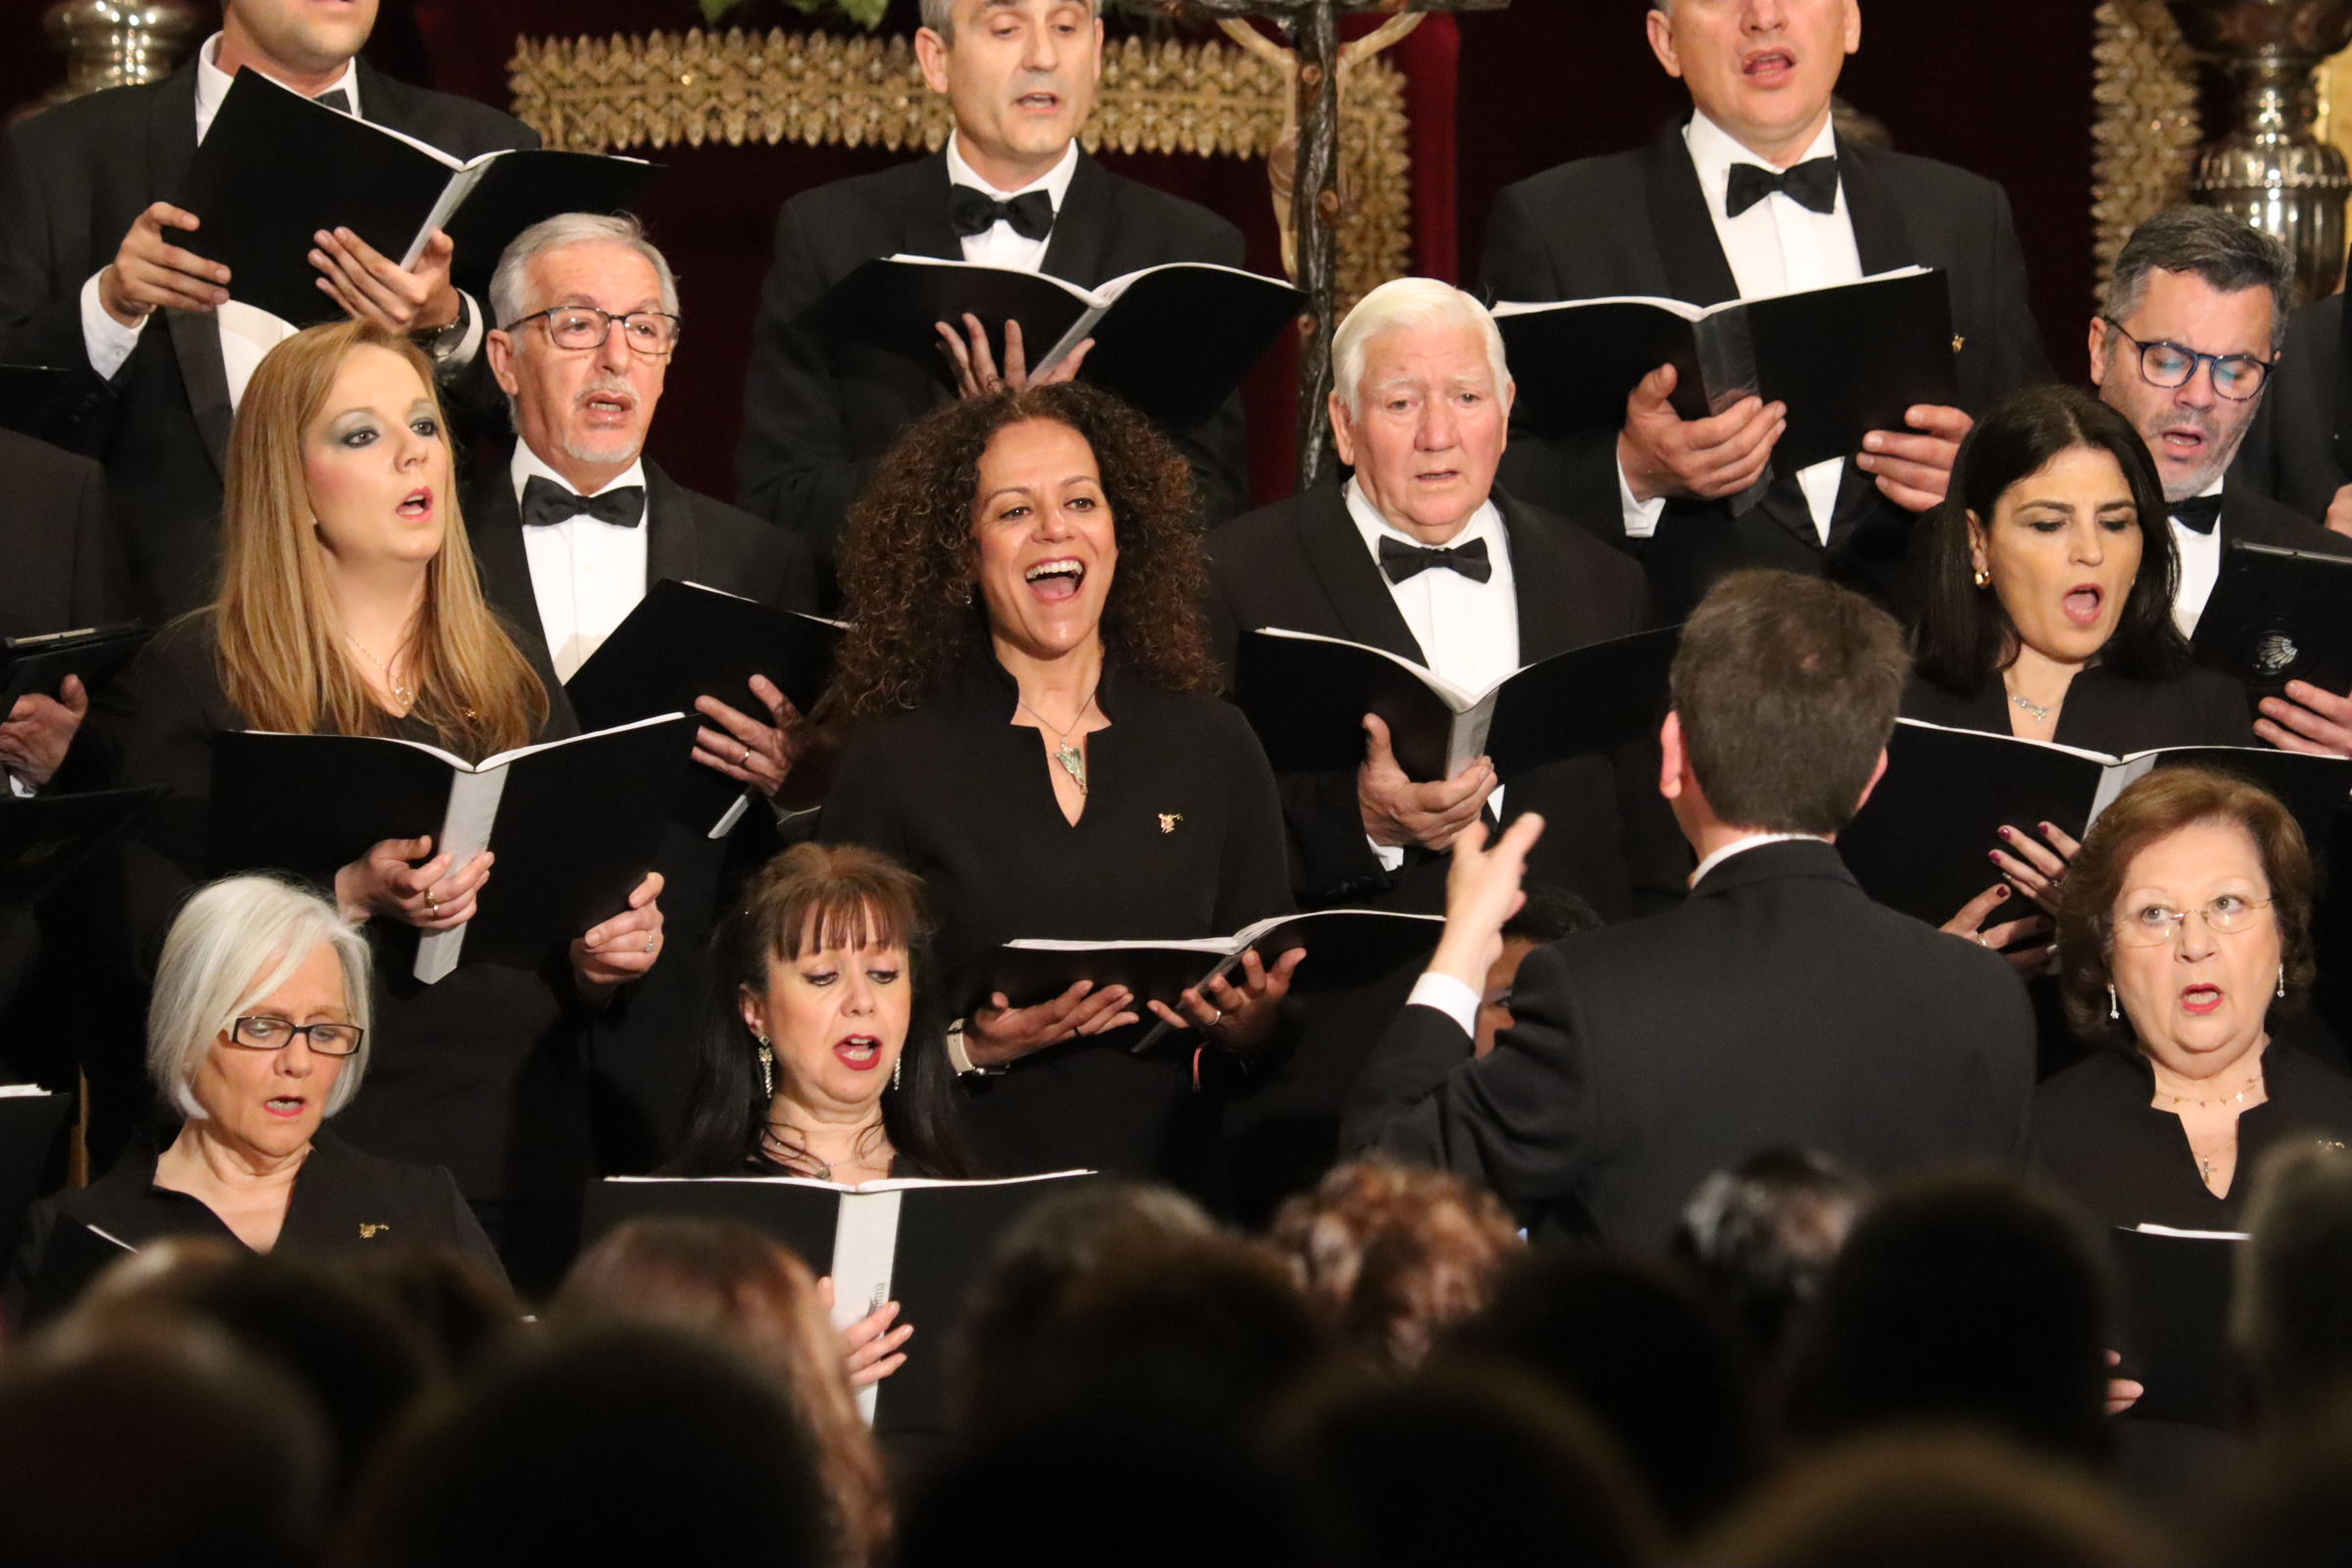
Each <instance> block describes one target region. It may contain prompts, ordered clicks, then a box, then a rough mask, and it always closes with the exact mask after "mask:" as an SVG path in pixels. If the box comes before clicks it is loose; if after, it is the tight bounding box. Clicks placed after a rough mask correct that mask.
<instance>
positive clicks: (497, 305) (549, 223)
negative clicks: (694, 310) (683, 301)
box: [490, 213, 678, 326]
mask: <svg viewBox="0 0 2352 1568" xmlns="http://www.w3.org/2000/svg"><path fill="white" fill-rule="evenodd" d="M570 245H618V246H620V247H621V248H622V249H624V250H631V251H635V252H636V253H637V254H638V255H640V256H642V257H644V258H645V259H646V261H648V262H649V263H651V264H652V265H653V269H654V275H655V276H656V277H658V278H660V279H661V280H662V310H663V311H664V312H666V313H667V314H669V315H671V316H676V315H677V314H678V279H677V275H676V274H675V273H673V272H671V271H670V270H669V262H668V259H667V258H665V257H664V256H663V255H662V252H661V251H660V249H658V248H657V247H656V246H655V244H654V242H653V241H652V240H650V239H647V238H646V237H645V225H644V224H643V223H640V222H639V221H637V220H636V219H635V218H633V217H631V216H630V215H629V214H627V213H620V214H617V215H613V216H610V217H608V216H607V215H605V214H603V213H558V214H557V215H556V216H555V217H553V218H549V219H543V220H541V221H539V222H536V223H533V224H532V225H531V226H530V227H528V228H526V229H524V230H523V231H522V232H521V233H519V234H517V235H515V240H514V243H513V244H511V245H509V246H508V247H507V248H506V249H505V250H504V251H502V252H501V253H500V254H499V258H498V270H497V271H495V272H493V273H491V274H490V315H491V317H492V318H493V319H492V320H491V322H490V324H491V325H492V326H508V325H511V324H513V322H514V321H515V318H516V317H518V316H520V315H522V313H523V283H524V280H525V276H526V274H527V273H528V272H529V270H530V266H531V263H533V262H535V261H537V260H538V259H539V258H540V257H542V256H545V255H546V254H547V253H548V252H550V251H560V250H563V249H564V247H566V246H570Z"/></svg>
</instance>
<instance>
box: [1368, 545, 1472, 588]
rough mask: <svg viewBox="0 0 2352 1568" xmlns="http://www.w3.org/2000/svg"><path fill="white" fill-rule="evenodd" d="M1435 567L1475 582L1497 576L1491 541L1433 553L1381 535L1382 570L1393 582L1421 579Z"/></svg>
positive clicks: (1422, 547)
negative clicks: (1489, 555) (1489, 551)
mask: <svg viewBox="0 0 2352 1568" xmlns="http://www.w3.org/2000/svg"><path fill="white" fill-rule="evenodd" d="M1432 566H1443V567H1445V568H1446V570H1447V571H1458V572H1460V573H1461V574H1462V575H1463V576H1465V577H1467V578H1469V579H1470V580H1471V581H1472V582H1485V581H1486V580H1487V579H1488V578H1490V577H1492V576H1494V575H1495V566H1494V564H1493V563H1492V562H1490V561H1488V560H1487V542H1486V541H1485V540H1484V539H1473V540H1471V541H1470V542H1469V543H1468V544H1466V545H1455V546H1454V547H1453V548H1452V549H1450V550H1432V549H1430V548H1428V547H1426V546H1423V545H1408V544H1406V543H1405V542H1404V541H1403V540H1401V539H1392V538H1390V537H1389V536H1388V535H1387V534H1385V533H1384V534H1382V535H1381V536H1380V569H1381V570H1382V571H1384V572H1386V573H1387V574H1388V578H1389V581H1391V582H1404V581H1406V580H1407V579H1409V578H1413V577H1418V576H1420V575H1421V573H1423V572H1425V571H1427V570H1429V569H1430V568H1431V567H1432Z"/></svg>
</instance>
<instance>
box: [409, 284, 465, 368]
mask: <svg viewBox="0 0 2352 1568" xmlns="http://www.w3.org/2000/svg"><path fill="white" fill-rule="evenodd" d="M472 325H473V301H472V299H470V298H469V297H468V296H467V295H466V291H465V290H463V289H460V290H459V291H458V316H457V319H456V320H454V321H451V322H450V323H449V324H448V325H447V326H436V327H431V328H428V329H427V330H425V331H422V332H417V333H414V334H412V335H413V336H414V337H415V338H416V340H417V347H418V348H420V349H422V350H424V352H425V353H427V354H429V355H431V356H432V360H433V363H434V364H435V365H444V364H447V363H448V362H449V359H450V357H451V356H452V355H454V354H456V353H457V352H458V350H459V349H460V348H461V347H463V346H464V344H465V342H466V332H467V331H468V330H469V329H470V328H471V327H472Z"/></svg>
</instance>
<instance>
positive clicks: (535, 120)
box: [507, 29, 1412, 310]
mask: <svg viewBox="0 0 2352 1568" xmlns="http://www.w3.org/2000/svg"><path fill="white" fill-rule="evenodd" d="M507 79H508V81H509V83H510V85H511V86H512V87H513V89H514V93H515V116H516V117H517V118H518V119H520V120H521V121H522V122H523V123H525V124H527V125H529V126H530V127H531V128H532V129H534V130H536V131H538V132H539V134H540V135H541V136H542V137H544V138H546V142H547V145H548V146H550V147H557V148H565V149H570V150H573V151H579V152H605V151H610V150H623V149H628V148H637V147H655V148H661V147H669V146H676V145H679V144H684V145H686V146H689V147H700V146H702V145H704V144H705V143H706V142H724V143H726V144H727V145H729V146H742V145H744V144H745V143H747V142H765V143H767V144H769V145H771V146H774V145H779V144H781V143H784V142H800V143H803V144H805V145H807V146H810V147H815V146H821V145H827V144H840V145H846V146H851V147H862V146H880V147H886V148H889V149H890V150H891V151H893V152H897V151H900V150H902V149H907V150H912V149H915V148H921V149H923V150H925V151H936V150H937V149H939V148H940V147H943V146H945V145H946V144H947V139H948V132H949V131H950V129H952V128H953V120H952V118H951V116H950V114H949V110H948V104H947V100H946V99H945V98H943V97H941V96H939V95H938V94H936V93H934V92H932V91H931V90H930V89H929V88H927V87H925V86H924V85H923V75H922V71H921V69H920V68H919V67H918V66H917V65H916V64H915V59H914V50H913V49H912V47H911V46H910V45H909V44H908V42H907V39H905V38H903V37H893V38H864V37H837V36H834V35H832V34H830V33H823V32H812V33H801V34H788V33H786V32H784V31H782V30H781V29H778V30H776V31H772V32H769V33H767V34H765V35H760V34H751V33H745V32H742V31H740V30H731V31H729V32H726V33H724V34H723V35H722V34H718V33H707V32H703V31H701V30H700V29H697V30H694V31H691V32H688V33H686V34H685V35H684V36H682V37H681V36H679V35H677V34H674V33H666V32H654V33H647V34H645V35H644V36H642V37H622V36H614V37H613V38H610V39H598V38H577V39H564V38H546V39H530V38H524V39H520V40H518V41H517V42H516V45H515V58H514V59H513V60H512V61H510V62H508V65H507ZM1292 102H1293V89H1292V85H1291V82H1290V79H1289V77H1288V75H1287V74H1286V73H1285V72H1284V71H1283V70H1282V68H1281V67H1280V65H1279V64H1276V63H1274V62H1271V61H1268V60H1265V59H1261V58H1258V57H1257V56H1256V55H1254V54H1250V53H1245V52H1244V51H1242V50H1240V49H1236V48H1231V47H1228V46H1226V45H1224V44H1220V43H1213V42H1210V43H1198V44H1185V43H1181V42H1179V41H1177V40H1175V39H1168V40H1165V41H1163V42H1161V43H1159V44H1157V45H1152V44H1147V43H1145V42H1144V41H1143V40H1142V39H1140V38H1127V39H1125V40H1123V41H1121V42H1118V43H1114V44H1112V45H1111V46H1110V47H1109V48H1108V49H1106V50H1104V51H1103V85H1102V90H1101V92H1100V94H1099V95H1098V97H1097V99H1096V103H1095V112H1094V115H1093V116H1092V118H1090V119H1089V120H1088V121H1087V123H1086V128H1085V130H1084V131H1083V132H1081V134H1080V138H1079V139H1080V140H1081V141H1082V142H1083V143H1084V144H1085V146H1086V148H1087V150H1088V151H1089V152H1100V151H1103V150H1104V149H1110V150H1113V151H1117V152H1124V153H1136V152H1150V153H1189V154H1194V155H1197V156H1200V157H1203V158H1214V157H1229V158H1265V157H1267V156H1269V155H1271V154H1272V153H1273V152H1274V151H1275V150H1276V146H1277V144H1278V143H1279V141H1280V139H1281V137H1282V133H1283V127H1284V123H1285V121H1286V119H1287V118H1288V116H1289V114H1290V110H1291V105H1292ZM1405 130H1406V123H1405V111H1404V76H1403V73H1401V72H1400V71H1398V70H1397V67H1396V66H1394V65H1392V64H1390V63H1389V62H1387V61H1385V60H1377V59H1375V60H1366V61H1364V62H1362V64H1361V66H1360V68H1359V69H1356V70H1354V71H1352V72H1351V73H1350V75H1349V78H1348V100H1347V106H1346V109H1345V111H1344V115H1343V119H1342V123H1341V128H1340V167H1341V171H1342V175H1343V178H1344V179H1345V180H1346V182H1347V190H1348V207H1347V210H1346V211H1345V213H1344V215H1343V218H1342V221H1341V227H1340V278H1339V281H1340V294H1341V302H1340V303H1341V308H1342V309H1343V310H1345V309H1346V308H1347V307H1348V306H1349V305H1352V304H1353V303H1354V302H1355V301H1356V300H1357V299H1359V298H1361V297H1362V296H1363V295H1364V294H1365V293H1367V292H1368V291H1370V290H1371V289H1373V288H1375V287H1377V286H1378V285H1379V284H1381V283H1384V282H1386V281H1387V280H1388V279H1390V278H1392V277H1398V276H1401V275H1402V274H1403V272H1404V270H1405V267H1406V264H1407V263H1408V262H1409V260H1410V259H1411V254H1412V205H1411V201H1412V187H1411V177H1410V176H1411V172H1412V167H1411V160H1410V158H1409V156H1408V154H1407V152H1406V142H1405Z"/></svg>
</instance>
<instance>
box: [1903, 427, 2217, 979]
mask: <svg viewBox="0 0 2352 1568" xmlns="http://www.w3.org/2000/svg"><path fill="white" fill-rule="evenodd" d="M2164 518H2165V505H2164V488H2163V485H2162V483H2161V482H2160V481H2159V480H2158V478H2157V476H2156V466H2155V464H2154V462H2153V461H2152V460H2151V459H2150V458H2149V456H2148V449H2147V446H2146V444H2145V443H2144V442H2142V441H2141V440H2140V438H2139V432H2138V431H2136V430H2134V429H2133V428H2132V427H2131V421H2130V420H2128V419H2126V418H2125V417H2123V416H2122V415H2120V414H2118V413H2117V412H2116V411H2115V410H2113V409H2110V408H2109V407H2107V405H2105V404H2104V403H2101V402H2099V401H2098V400H2097V399H2096V398H2093V397H2090V396H2089V395H2087V394H2085V393H2082V392H2078V391H2076V390H2075V389H2073V388H2072V387H2063V386H2041V387H2029V388H2027V389H2026V390H2024V391H2021V392H2013V393H2011V394H2010V395H2008V396H2007V397H2005V398H2002V399H2001V400H2000V401H1999V402H1997V403H1995V404H1994V405H1993V406H1992V407H1991V408H1990V409H1988V410H1986V411H1985V417H1984V418H1983V419H1981V420H1980V421H1978V423H1977V425H1976V427H1975V428H1974V429H1973V430H1971V431H1970V432H1969V434H1968V439H1967V440H1966V441H1964V442H1962V443H1961V447H1960V455H1959V458H1958V459H1957V461H1956V462H1955V463H1954V464H1953V467H1952V484H1951V489H1950V492H1949V494H1948V495H1947V496H1946V498H1945V500H1944V504H1943V505H1942V507H1940V508H1938V509H1937V510H1936V512H1935V513H1934V514H1932V515H1931V517H1930V519H1929V523H1928V529H1929V532H1928V539H1927V548H1926V563H1925V570H1926V581H1925V583H1924V585H1923V592H1922V595H1921V609H1920V613H1919V615H1918V618H1917V619H1916V621H1915V622H1914V624H1913V627H1912V634H1911V643H1912V656H1913V674H1912V678H1911V685H1910V687H1909V689H1908V690H1906V691H1905V692H1904V694H1903V710H1902V711H1903V716H1904V717H1905V718H1915V719H1923V720H1925V721H1927V722H1928V723H1931V724H1941V725H1944V726H1945V727H1947V728H1951V729H1975V730H1984V731H1986V732H1989V733H1991V734H1995V735H2014V736H2017V737H2019V738H2021V739H2024V740H2035V741H2051V742H2055V743H2056V744H2058V745H2061V746H2074V747H2080V748H2082V749H2083V750H2086V751H2094V752H2105V753H2108V754H2110V755H2113V756H2122V755H2124V754H2126V753H2130V752H2139V751H2148V750H2152V749H2154V748H2157V747H2164V746H2252V745H2254V744H2255V739H2254V720H2253V715H2252V712H2251V711H2250V710H2249V709H2248V708H2247V705H2246V694H2245V689H2244V688H2243V687H2241V686H2239V685H2238V684H2237V682H2235V681H2233V680H2231V679H2230V678H2229V676H2227V675H2224V674H2221V673H2220V672H2219V671H2216V670H2210V669H2206V668H2203V667H2201V666H2199V665H2196V664H2193V663H2191V662H2189V657H2188V645H2187V643H2186V642H2185V641H2183V640H2182V638H2181V636H2180V628H2179V627H2178V626H2176V625H2175V624H2174V621H2173V592H2174V585H2175V581H2176V578H2177V577H2178V574H2179V570H2180V568H2179V564H2178V563H2177V562H2176V560H2175V558H2174V555H2173V535H2172V529H2171V528H2169V527H2167V526H2166V525H2165V523H2164ZM2142 519H2147V520H2148V522H2149V526H2146V527H2142V526H2141V522H2142ZM2036 826H2037V827H2038V828H2039V831H2040V835H2041V836H2040V838H2038V839H2037V838H2035V837H2034V835H2033V834H2031V833H2028V832H2025V831H2021V830H2019V829H2016V828H2009V829H2004V830H2003V833H2002V838H2003V843H2002V845H2000V846H1999V847H1997V848H1996V847H1992V846H1987V848H1988V849H1990V850H1991V853H1992V858H1993V862H1994V863H1995V864H1996V865H1998V866H1999V868H2000V870H2001V872H2002V874H2003V876H2004V877H2005V878H2006V880H2005V881H2004V882H2002V883H1999V884H1996V885H1994V886H1993V887H1992V888H1990V889H1988V890H1987V891H1986V892H1985V894H1983V895H1982V896H1980V897H1979V898H1977V899H1975V900H1973V901H1971V902H1970V904H1969V905H1968V906H1967V907H1965V908H1964V909H1962V910H1961V912H1960V914H1959V915H1958V916H1956V917H1955V918H1954V919H1953V921H1952V922H1951V923H1950V924H1949V925H1947V926H1945V927H1944V929H1945V930H1947V931H1952V932H1955V933H1956V934H1959V935H1964V936H1974V935H1976V934H1977V931H1978V926H1979V924H1980V922H1981V921H1983V920H1984V919H1985V916H1986V915H1988V914H1989V913H1990V912H1991V911H1992V910H1993V909H1995V908H1996V907H1999V906H2000V905H2001V904H2002V903H2003V902H2004V901H2006V900H2007V898H2008V896H2009V893H2010V890H2011V888H2012V887H2013V886H2014V888H2015V889H2017V890H2018V891H2021V892H2023V893H2024V894H2025V895H2026V897H2028V898H2029V899H2032V900H2034V901H2035V902H2036V903H2038V904H2040V905H2041V906H2042V907H2043V908H2044V910H2045V911H2047V910H2052V909H2053V908H2054V901H2053V899H2052V897H2051V890H2052V888H2053V887H2054V886H2055V884H2056V882H2057V880H2058V879H2059V877H2060V876H2061V875H2062V874H2063V873H2064V871H2065V869H2066V859H2067V857H2069V856H2071V855H2073V854H2074V852H2075V849H2076V844H2075V841H2074V839H2073V838H2072V837H2070V836H2069V835H2068V834H2066V833H2064V832H2062V831H2060V830H2059V829H2058V828H2057V827H2056V826H2054V825H2053V824H2050V823H2047V822H2044V823H2039V824H2036ZM2041 928H2042V922H2040V921H2038V920H2019V921H2013V922H2010V923H2008V924H2006V925H2001V926H1996V927H1994V928H1992V929H1991V930H1988V931H1986V932H1985V933H1984V940H1985V941H1986V942H1988V943H1990V944H1991V945H1993V946H1995V947H2008V946H2010V945H2011V944H2012V943H2014V942H2016V941H2018V940H2019V939H2022V938H2025V937H2028V936H2032V935H2036V934H2038V932H2039V930H2040V929H2041ZM2019 957H2020V958H2021V959H2022V962H2021V967H2026V968H2028V969H2029V970H2032V971H2038V969H2039V968H2040V967H2041V965H2042V963H2043V961H2044V956H2043V953H2042V950H2041V949H2040V948H2038V947H2036V948H2034V949H2031V950H2029V951H2028V952H2027V953H2025V954H2023V955H2019Z"/></svg>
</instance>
